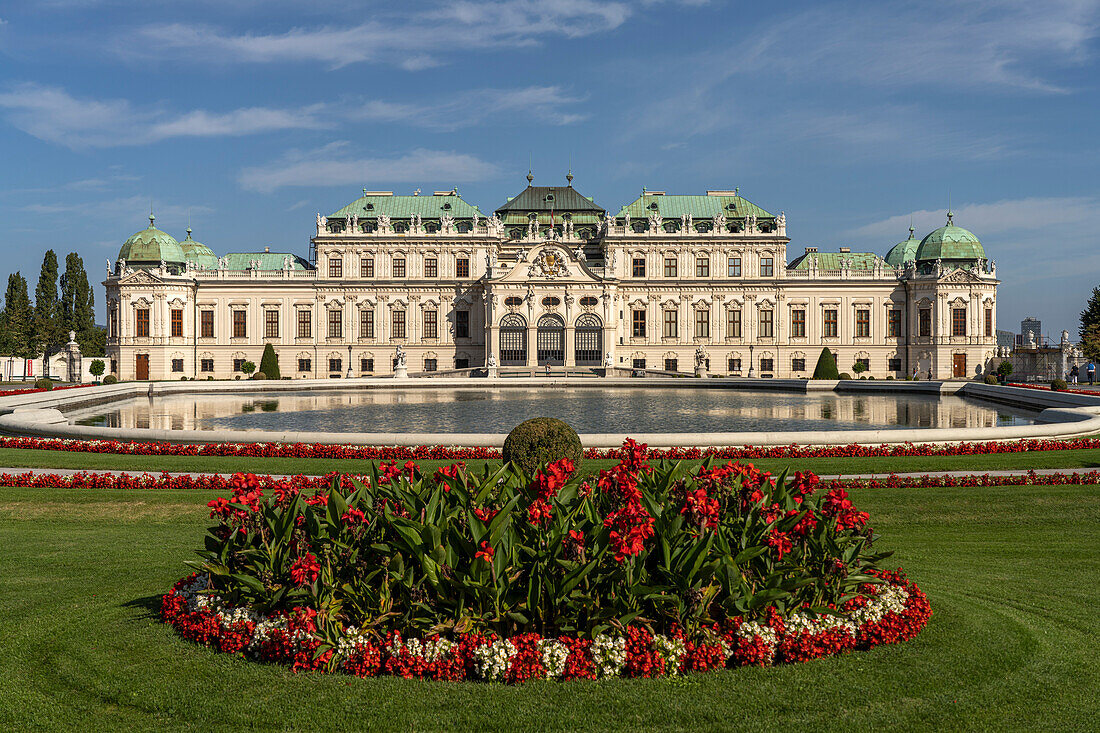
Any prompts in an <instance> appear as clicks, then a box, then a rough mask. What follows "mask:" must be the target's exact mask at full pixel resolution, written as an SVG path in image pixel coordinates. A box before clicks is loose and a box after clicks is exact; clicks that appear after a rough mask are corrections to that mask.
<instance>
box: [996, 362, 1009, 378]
mask: <svg viewBox="0 0 1100 733" xmlns="http://www.w3.org/2000/svg"><path fill="white" fill-rule="evenodd" d="M997 373H998V374H1000V375H1001V376H1002V377H1006V378H1007V377H1008V375H1010V374H1012V362H1010V361H1009V360H1008V359H1005V360H1004V361H1002V362H1001V363H1000V364H998V365H997Z"/></svg>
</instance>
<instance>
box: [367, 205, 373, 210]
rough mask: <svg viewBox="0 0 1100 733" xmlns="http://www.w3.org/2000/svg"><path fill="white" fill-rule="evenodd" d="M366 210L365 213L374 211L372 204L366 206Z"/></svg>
mask: <svg viewBox="0 0 1100 733" xmlns="http://www.w3.org/2000/svg"><path fill="white" fill-rule="evenodd" d="M366 209H367V211H374V204H367V206H366Z"/></svg>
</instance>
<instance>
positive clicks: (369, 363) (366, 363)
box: [359, 359, 374, 372]
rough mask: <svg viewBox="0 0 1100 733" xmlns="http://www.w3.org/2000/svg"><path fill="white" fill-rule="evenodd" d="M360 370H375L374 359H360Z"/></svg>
mask: <svg viewBox="0 0 1100 733" xmlns="http://www.w3.org/2000/svg"><path fill="white" fill-rule="evenodd" d="M359 371H361V372H373V371H374V359H360V360H359Z"/></svg>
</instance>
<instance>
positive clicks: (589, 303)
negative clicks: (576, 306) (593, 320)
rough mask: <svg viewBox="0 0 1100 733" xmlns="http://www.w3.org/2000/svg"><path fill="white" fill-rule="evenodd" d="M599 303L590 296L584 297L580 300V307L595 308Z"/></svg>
mask: <svg viewBox="0 0 1100 733" xmlns="http://www.w3.org/2000/svg"><path fill="white" fill-rule="evenodd" d="M599 302H600V301H599V300H597V299H596V298H594V297H592V296H591V295H586V296H584V297H583V298H581V305H582V306H584V307H585V308H595V307H596V305H598V304H599Z"/></svg>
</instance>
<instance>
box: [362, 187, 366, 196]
mask: <svg viewBox="0 0 1100 733" xmlns="http://www.w3.org/2000/svg"><path fill="white" fill-rule="evenodd" d="M363 195H364V196H366V195H367V189H365V188H364V189H363Z"/></svg>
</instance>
